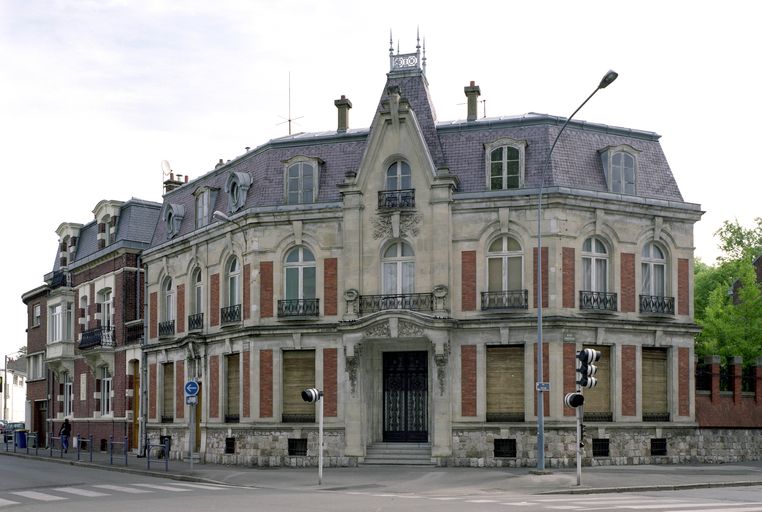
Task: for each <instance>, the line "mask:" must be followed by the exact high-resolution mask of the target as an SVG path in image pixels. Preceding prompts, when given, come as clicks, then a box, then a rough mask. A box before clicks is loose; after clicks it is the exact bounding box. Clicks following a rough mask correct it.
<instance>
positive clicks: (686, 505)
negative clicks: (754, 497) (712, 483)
mask: <svg viewBox="0 0 762 512" xmlns="http://www.w3.org/2000/svg"><path fill="white" fill-rule="evenodd" d="M717 505H719V504H718V503H717V502H712V503H709V502H707V503H675V504H674V505H671V504H664V503H661V504H655V505H621V506H618V507H616V508H626V509H632V510H648V509H653V508H664V507H672V508H698V507H716V506H717ZM723 505H724V506H726V505H727V504H723ZM741 505H742V506H747V505H762V501H755V502H753V503H739V506H741ZM711 510H714V509H711ZM717 510H720V509H717ZM722 510H737V509H735V508H729V509H722ZM754 510H757V509H754ZM694 512H696V511H694Z"/></svg>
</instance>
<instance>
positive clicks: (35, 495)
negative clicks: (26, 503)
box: [10, 491, 68, 501]
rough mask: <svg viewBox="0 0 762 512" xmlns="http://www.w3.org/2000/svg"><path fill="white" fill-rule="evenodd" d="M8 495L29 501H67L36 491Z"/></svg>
mask: <svg viewBox="0 0 762 512" xmlns="http://www.w3.org/2000/svg"><path fill="white" fill-rule="evenodd" d="M10 494H15V495H16V496H21V497H22V498H29V499H30V500H37V501H61V500H65V499H68V498H63V497H61V496H53V495H52V494H45V493H44V492H37V491H16V492H12V493H10Z"/></svg>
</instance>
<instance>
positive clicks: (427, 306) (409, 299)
mask: <svg viewBox="0 0 762 512" xmlns="http://www.w3.org/2000/svg"><path fill="white" fill-rule="evenodd" d="M390 309H409V310H411V311H434V294H433V293H402V294H398V295H360V304H359V313H360V315H365V314H368V313H375V312H376V311H386V310H390Z"/></svg>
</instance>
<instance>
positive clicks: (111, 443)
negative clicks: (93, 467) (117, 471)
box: [108, 436, 114, 466]
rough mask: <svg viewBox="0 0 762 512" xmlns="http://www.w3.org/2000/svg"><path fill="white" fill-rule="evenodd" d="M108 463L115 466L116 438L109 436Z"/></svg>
mask: <svg viewBox="0 0 762 512" xmlns="http://www.w3.org/2000/svg"><path fill="white" fill-rule="evenodd" d="M108 463H109V465H110V466H113V465H114V436H108Z"/></svg>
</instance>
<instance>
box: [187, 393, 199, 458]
mask: <svg viewBox="0 0 762 512" xmlns="http://www.w3.org/2000/svg"><path fill="white" fill-rule="evenodd" d="M198 389H199V386H198V382H196V381H195V380H189V381H187V382H186V383H185V403H186V404H187V405H190V407H189V409H190V414H189V415H188V433H189V436H188V459H190V469H191V471H193V447H194V446H196V404H198Z"/></svg>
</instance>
